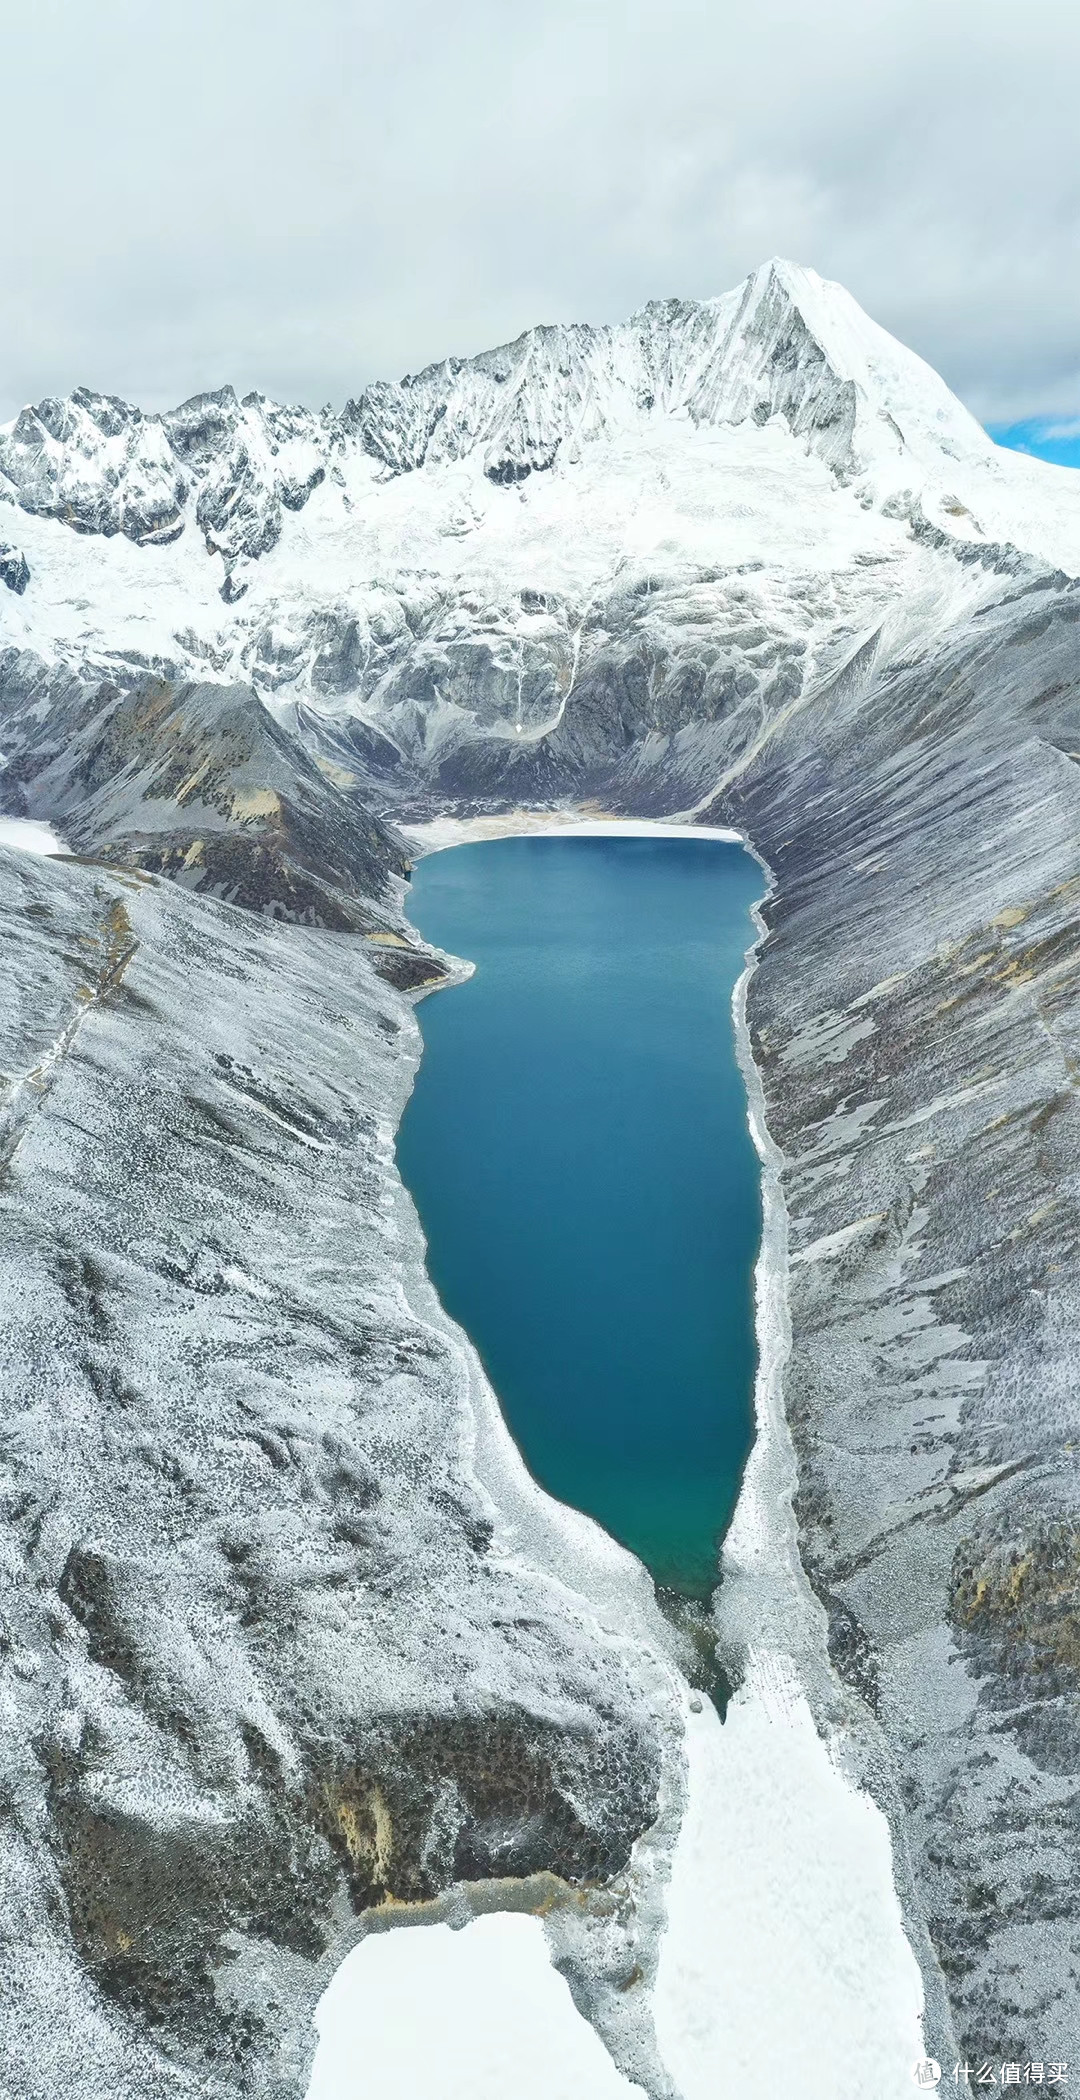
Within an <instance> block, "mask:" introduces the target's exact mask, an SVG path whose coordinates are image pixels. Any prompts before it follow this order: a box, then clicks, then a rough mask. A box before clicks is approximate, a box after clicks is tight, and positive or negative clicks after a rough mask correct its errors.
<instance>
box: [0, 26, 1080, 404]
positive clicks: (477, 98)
mask: <svg viewBox="0 0 1080 2100" xmlns="http://www.w3.org/2000/svg"><path fill="white" fill-rule="evenodd" d="M1078 58H1080V15H1077V14H1076V13H1075V12H1074V11H1070V10H1066V9H1063V8H1062V7H1061V6H1060V4H1058V0H1031V4H1029V6H1028V7H1027V8H1026V9H1025V10H1024V14H1023V19H1022V21H1021V19H1020V17H1019V15H1018V13H1017V11H1016V9H1015V7H1014V6H1013V5H1012V0H1009V4H1007V5H1006V4H1004V0H824V4H818V5H816V6H814V7H810V6H808V5H806V0H755V5H754V6H753V7H752V8H746V7H744V6H743V5H742V4H741V0H739V4H733V0H720V4H715V0H713V4H710V0H668V4H667V5H666V6H665V7H664V8H662V9H658V8H656V7H655V6H654V5H653V0H619V4H617V5H616V4H615V0H532V4H531V5H530V7H529V8H527V9H526V8H513V7H508V6H506V5H505V0H459V4H458V5H457V6H456V7H455V8H446V7H444V6H443V5H442V4H441V0H439V4H437V0H303V4H301V0H184V4H183V5H181V4H180V0H165V4H164V5H162V6H161V7H159V8H155V9H153V10H150V9H147V8H146V7H145V5H144V4H141V0H96V4H95V6H94V7H93V8H86V7H84V6H82V5H80V4H78V0H38V5H37V6H36V7H35V8H32V9H31V8H24V9H23V10H21V12H20V13H19V14H18V15H17V16H15V17H13V19H12V21H11V22H10V23H9V25H8V27H7V32H6V37H5V90H6V92H5V97H4V102H5V110H4V126H3V131H2V137H0V175H2V179H3V194H4V196H5V198H6V200H7V210H6V214H5V228H4V251H5V252H4V265H3V268H4V278H5V290H6V292H7V300H6V309H7V314H8V328H7V331H6V334H5V337H4V341H3V355H2V358H0V403H2V406H3V408H4V410H5V412H10V411H11V410H12V409H13V408H14V407H15V406H17V405H18V403H19V402H20V401H22V400H24V399H27V398H35V397H37V396H38V395H40V394H41V393H43V392H46V391H65V390H67V389H68V388H69V387H70V386H72V385H74V384H77V383H79V382H80V381H82V382H84V383H87V384H90V385H95V386H100V387H103V388H106V389H109V390H112V391H117V392H121V393H125V394H128V395H129V396H131V397H132V398H134V399H137V400H141V401H143V402H145V403H146V404H147V405H148V406H162V405H165V404H167V403H170V402H172V401H175V400H177V399H178V398H180V397H181V396H182V395H183V394H185V393H189V392H191V391H192V390H193V389H195V388H196V387H200V386H206V385H218V384H221V383H222V382H223V381H224V380H225V379H227V378H231V379H233V380H234V381H235V382H236V383H237V384H239V385H241V386H244V387H247V386H252V385H258V386H262V387H264V388H266V390H267V391H270V392H277V393H281V394H285V395H291V396H295V397H298V398H301V399H306V400H310V401H313V402H316V403H318V402H321V401H322V400H324V399H333V400H335V401H341V400H342V399H344V397H345V396H346V395H347V394H349V393H351V392H356V391H358V390H359V388H360V387H361V386H362V385H363V384H364V383H365V381H366V380H368V379H370V378H372V377H375V376H377V375H379V374H385V375H396V374H397V373H399V372H401V371H403V370H405V369H416V367H417V366H419V365H420V364H422V363H424V362H425V361H426V360H427V359H429V358H433V357H438V356H441V355H443V354H445V353H446V352H449V351H455V350H456V351H466V352H467V351H471V350H475V349H479V348H482V347H484V346H485V345H487V344H488V343H491V342H494V341H498V340H500V339H503V338H505V337H506V336H508V335H512V334H515V333H516V332H517V331H518V330H519V329H521V328H523V327H526V326H528V325H529V324H530V323H531V322H533V321H536V320H550V319H555V318H566V319H577V318H581V319H595V320H606V319H616V318H618V317H620V316H621V315H622V314H624V313H626V312H629V311H630V310H632V308H633V307H635V306H637V305H639V304H640V303H642V302H643V301H644V300H645V299H647V298H650V297H653V296H658V295H666V294H669V293H673V292H680V293H685V294H687V295H689V296H693V297H706V296H708V295H709V294H710V293H713V292H716V291H721V290H725V289H726V288H727V287H728V286H729V285H731V284H732V283H734V282H736V281H737V280H738V278H739V277H741V276H742V275H744V274H745V273H746V272H747V271H748V270H750V269H752V268H753V267H754V266H755V265H756V264H757V263H758V262H759V261H761V260H762V259H763V257H764V256H766V255H768V254H772V253H781V254H789V255H792V256H794V257H795V258H796V259H797V260H800V261H805V262H810V263H813V264H814V265H815V267H817V268H818V269H820V270H822V271H824V272H825V274H826V275H829V276H833V277H838V278H840V279H841V280H842V281H843V282H845V283H846V284H847V285H848V286H849V288H850V289H851V290H852V291H853V292H854V293H855V295H856V297H857V298H859V299H861V300H862V302H863V304H864V305H865V306H867V307H868V309H869V310H870V311H871V312H872V313H874V314H875V316H876V317H877V318H878V319H880V320H881V321H883V322H884V323H885V325H886V326H888V327H890V328H892V329H893V330H894V331H895V332H896V333H897V334H899V335H901V336H903V337H904V338H905V339H906V340H907V341H909V342H911V343H912V344H913V345H914V346H915V347H916V348H917V349H919V350H921V351H922V353H923V354H924V355H925V356H928V357H929V358H930V359H931V361H932V362H934V363H935V364H937V365H938V366H939V368H940V369H942V370H943V371H944V372H945V375H946V377H947V378H948V379H949V380H950V382H951V384H953V385H954V386H955V387H956V388H957V390H958V391H959V392H961V393H962V394H963V395H964V397H965V398H966V399H967V400H968V401H969V402H970V404H971V406H972V407H973V408H974V409H975V410H976V413H978V414H981V415H984V416H987V417H991V416H992V417H995V418H997V419H998V420H1007V419H1013V418H1019V417H1021V416H1024V415H1030V414H1035V413H1039V412H1044V413H1048V414H1052V415H1060V416H1070V415H1071V414H1072V413H1073V412H1074V410H1076V409H1077V407H1078V406H1080V351H1078V348H1077V346H1078V344H1080V270H1078V269H1077V267H1076V265H1077V260H1078V253H1077V251H1078V248H1080V210H1078V203H1080V163H1078V162H1077V159H1076V154H1075V146H1074V138H1075V119H1074V114H1073V108H1072V103H1073V99H1074V91H1075V83H1076V77H1077V60H1078Z"/></svg>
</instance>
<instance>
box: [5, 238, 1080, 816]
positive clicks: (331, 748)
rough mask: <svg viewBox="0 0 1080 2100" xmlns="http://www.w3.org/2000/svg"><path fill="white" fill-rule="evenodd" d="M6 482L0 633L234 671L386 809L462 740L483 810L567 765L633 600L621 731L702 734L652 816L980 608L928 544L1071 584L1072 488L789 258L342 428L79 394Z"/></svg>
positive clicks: (980, 590)
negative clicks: (787, 722) (12, 582)
mask: <svg viewBox="0 0 1080 2100" xmlns="http://www.w3.org/2000/svg"><path fill="white" fill-rule="evenodd" d="M0 498H2V499H5V501H6V504H7V505H8V506H10V507H9V508H8V509H7V510H6V513H3V514H0V522H5V518H6V520H10V530H9V531H8V532H7V534H6V536H7V537H10V538H11V539H12V540H14V538H15V536H16V533H17V536H18V541H19V547H18V549H15V550H14V551H13V560H17V559H18V558H19V555H20V552H21V556H22V558H23V559H24V561H25V567H26V569H27V570H28V572H29V577H28V581H27V582H26V585H25V588H24V589H23V590H22V592H21V594H16V593H15V591H14V590H12V591H11V592H10V593H9V592H0V645H2V644H3V643H7V644H8V645H10V646H11V647H12V648H14V649H17V650H19V651H20V652H30V653H31V654H33V655H34V656H35V657H37V658H38V659H40V661H41V662H42V663H43V664H45V665H48V664H52V665H54V666H66V667H70V668H76V669H78V670H79V671H80V673H89V674H91V675H95V676H97V675H103V676H106V677H109V678H112V679H115V680H118V681H120V682H126V683H130V682H131V681H132V680H137V679H138V677H139V676H140V674H141V673H144V672H146V671H152V672H153V673H154V674H155V675H157V676H160V677H165V678H167V679H170V680H173V681H177V680H184V681H193V682H205V681H207V680H209V681H211V682H213V681H221V682H222V683H225V684H235V683H236V682H237V681H245V682H248V683H250V684H251V685H252V686H253V687H254V689H255V691H256V692H257V693H258V694H259V695H260V696H261V697H262V698H263V699H264V700H265V701H266V702H267V703H268V704H269V705H270V706H271V708H272V709H273V711H274V712H275V713H277V714H278V715H279V716H280V718H281V719H282V720H283V721H284V722H286V723H287V724H289V725H297V724H299V725H300V726H301V728H302V730H303V734H304V736H305V738H306V740H307V741H308V742H309V744H310V745H311V747H312V748H313V749H314V750H315V751H316V752H317V754H318V755H319V756H320V757H321V758H322V760H323V762H324V764H326V765H329V766H331V767H337V768H338V769H339V772H338V774H331V775H330V776H329V777H331V778H334V779H336V780H337V784H338V785H339V786H342V787H345V788H348V787H350V786H353V787H357V788H359V789H361V790H362V791H365V792H372V793H374V794H375V795H376V796H377V798H378V799H379V801H380V802H381V803H382V804H383V805H384V806H389V805H391V804H396V803H403V802H404V803H408V802H409V801H410V800H412V799H415V796H416V794H417V793H418V792H422V791H424V790H425V788H426V786H427V785H429V784H434V785H436V786H438V784H439V782H440V781H443V782H444V783H445V782H447V781H450V782H452V783H453V784H454V785H455V786H456V787H458V788H460V783H461V777H462V764H461V761H460V754H461V753H462V752H463V751H465V750H466V749H469V748H471V747H472V746H473V745H480V746H482V747H483V753H482V764H481V769H480V770H481V773H482V775H483V780H484V783H485V785H486V787H487V789H488V790H489V791H491V792H495V791H497V790H498V788H499V784H500V781H501V782H502V783H503V785H504V787H505V790H506V792H509V793H519V792H522V791H525V790H526V789H527V790H528V791H529V792H532V793H533V794H535V793H537V792H540V791H541V790H542V789H543V788H544V786H545V785H547V786H550V785H551V783H552V781H553V780H554V779H555V777H556V775H558V774H559V773H560V764H559V763H558V762H557V751H556V747H555V745H554V744H553V742H552V740H553V739H561V742H562V744H563V746H572V747H573V749H574V750H575V751H576V752H577V753H578V758H577V759H576V760H575V764H576V765H577V770H578V772H579V773H581V772H582V767H584V772H583V773H582V778H583V779H585V776H586V775H588V773H589V765H588V762H587V761H588V745H589V728H588V720H587V714H588V710H587V709H585V710H584V711H583V697H584V688H585V681H586V677H587V674H588V672H589V668H590V665H591V664H593V663H594V662H595V661H596V659H597V655H598V652H599V654H600V655H601V656H605V655H609V654H610V649H609V640H610V634H611V632H612V622H614V624H615V626H616V627H619V626H620V624H621V623H622V620H623V614H624V611H625V608H626V607H627V606H628V605H631V604H634V603H636V600H635V596H634V594H635V593H640V594H644V598H645V600H646V602H647V606H648V620H647V623H646V625H647V629H648V632H647V634H646V636H645V640H646V641H647V643H648V650H647V652H646V653H647V654H648V652H649V651H652V657H651V660H650V668H648V669H647V671H646V672H645V673H644V686H645V687H646V688H647V690H646V691H645V692H644V698H642V697H641V696H640V695H639V696H638V697H636V698H635V699H634V701H633V703H632V705H631V707H630V710H629V714H628V715H627V716H626V720H625V723H624V729H625V734H626V736H628V737H629V739H630V741H631V742H635V741H636V740H638V739H639V738H640V737H641V736H655V735H657V734H660V735H665V736H666V735H671V734H676V733H680V734H682V735H683V741H684V744H685V742H686V733H687V732H690V731H696V730H697V729H698V728H700V727H701V726H702V725H704V728H705V730H706V734H705V735H704V737H703V738H699V739H698V745H699V750H698V758H697V761H696V762H695V761H694V759H693V757H692V754H690V753H689V752H687V751H685V750H684V751H683V753H682V757H681V760H680V765H679V768H678V769H677V770H678V773H679V785H678V794H677V795H676V797H675V803H677V802H678V800H679V798H680V797H683V799H686V798H687V797H688V798H689V799H690V800H693V799H694V797H695V796H696V795H697V794H698V793H703V792H704V791H705V789H706V788H707V786H708V776H709V770H710V767H711V766H712V765H713V762H714V759H715V755H716V746H717V736H716V735H715V734H714V730H715V729H716V725H717V724H718V723H722V722H725V721H727V720H728V717H729V716H730V714H731V710H732V708H733V707H734V708H736V710H738V709H740V708H741V709H742V712H743V713H744V714H745V713H746V712H747V710H749V711H750V712H752V711H753V710H754V709H757V710H758V711H760V710H761V709H762V708H765V709H769V708H771V707H773V706H776V705H787V704H789V703H790V702H791V701H792V700H793V699H794V698H796V697H797V696H798V695H799V694H803V695H805V694H806V693H808V692H812V691H813V690H814V689H815V685H816V684H817V683H818V682H820V680H821V679H822V678H827V677H829V676H831V675H832V673H833V672H834V671H835V670H836V668H837V667H838V666H839V665H840V664H842V663H843V662H844V661H845V660H846V659H847V657H848V656H850V655H851V654H852V653H853V652H855V651H857V650H858V649H859V648H860V647H861V646H862V645H863V643H864V642H865V641H866V640H867V639H868V637H869V636H870V635H872V634H876V635H877V636H878V638H879V639H878V649H879V653H880V651H881V649H883V648H891V647H900V648H904V647H906V646H907V641H906V640H905V637H906V636H907V637H910V636H911V635H912V634H913V633H915V632H917V633H918V634H919V635H920V636H921V637H922V642H923V644H924V645H925V643H926V640H927V638H928V636H930V635H931V634H932V633H933V632H935V631H941V630H942V629H943V628H944V627H945V626H946V625H947V624H948V622H949V620H950V619H951V618H952V617H954V615H955V613H956V611H957V610H958V608H959V606H960V605H961V604H967V603H969V602H970V601H972V600H973V599H977V598H979V597H980V596H982V595H987V594H990V595H992V592H993V588H994V585H993V580H992V564H993V559H994V557H991V562H990V568H989V569H988V568H987V567H986V565H985V564H979V563H974V564H973V563H970V562H968V561H967V560H966V559H965V560H961V561H960V562H955V561H951V560H950V559H949V558H948V547H947V544H945V543H944V542H945V541H954V542H955V543H956V546H957V549H958V552H960V553H961V554H963V553H964V551H965V550H969V549H971V548H974V547H977V548H983V549H986V548H992V547H995V546H999V545H1002V544H1012V545H1013V546H1015V547H1017V548H1019V549H1020V550H1022V551H1023V552H1025V553H1027V554H1029V555H1031V556H1032V557H1033V558H1034V559H1036V560H1038V561H1044V562H1045V561H1050V562H1052V563H1053V564H1055V565H1056V566H1058V567H1061V568H1062V569H1064V570H1065V571H1066V572H1068V573H1076V572H1077V571H1080V491H1078V486H1077V484H1076V481H1075V477H1070V475H1069V473H1068V471H1067V470H1065V469H1054V468H1049V467H1047V468H1044V467H1042V466H1041V465H1040V464H1039V463H1037V462H1033V461H1030V460H1027V459H1022V458H1020V457H1019V456H1018V455H1013V454H1005V453H1003V452H1000V451H999V450H998V449H997V448H996V447H995V446H993V445H992V444H991V442H990V440H989V439H988V438H987V437H986V435H985V433H984V432H983V431H982V430H981V429H980V428H979V426H978V425H977V424H976V423H975V422H974V421H973V419H972V418H971V417H970V416H969V415H968V413H967V411H966V410H965V409H963V408H962V406H961V405H960V404H959V403H958V402H957V401H956V400H955V399H954V398H953V397H952V396H951V395H950V394H949V392H948V390H947V388H946V387H945V386H944V384H943V382H942V381H941V380H940V379H939V378H938V377H937V376H936V374H934V373H933V372H931V371H930V369H929V367H927V366H926V365H925V364H923V363H922V361H921V360H920V359H919V358H917V357H915V356H914V355H913V354H912V353H911V352H910V351H907V350H905V349H904V348H903V347H902V346H901V345H900V344H898V343H895V342H894V341H893V340H892V339H891V338H890V337H889V336H888V335H887V334H886V333H885V332H884V331H883V330H882V329H880V328H878V327H877V326H876V325H875V324H874V323H873V322H872V321H870V320H869V319H868V318H867V316H866V315H865V314H863V313H862V312H861V311H860V309H859V308H858V307H857V306H856V304H855V302H854V301H853V300H852V299H851V298H850V297H849V295H848V294H847V293H846V292H844V291H843V290H842V289H841V288H840V287H839V286H836V285H830V284H826V283H824V282H823V281H822V280H821V279H820V278H819V277H817V276H816V275H815V273H814V272H812V271H809V270H802V269H798V268H797V267H796V266H794V265H792V264H790V263H782V262H773V263H769V264H766V265H764V266H763V267H762V269H760V270H759V271H757V272H756V273H755V274H754V276H752V277H751V278H749V279H747V280H746V282H745V284H743V285H742V286H740V287H738V288H737V289H736V290H735V291H733V292H730V293H728V294H726V295H725V296H724V297H723V298H720V299H716V300H711V301H707V302H705V303H703V304H693V303H690V302H680V301H667V302H657V303H654V304H652V305H650V306H648V307H646V308H645V309H643V311H642V312H641V313H640V314H638V315H636V316H635V317H633V319H631V320H630V321H628V322H626V323H623V324H621V325H620V326H618V327H615V328H590V327H586V326H578V327H571V328H540V329H533V330H530V331H529V332H528V333H527V334H526V335H524V336H522V337H521V338H520V339H519V340H518V342H516V343H514V344H511V345H509V346H507V347H506V348H504V349H501V350H496V351H491V352H487V353H485V354H483V355H482V356H480V357H476V358H472V359H467V360H461V359H451V360H448V361H447V362H445V363H443V364H441V365H437V366H433V367H431V368H429V370H427V371H426V372H423V373H421V374H419V375H418V376H417V377H415V378H410V379H407V380H404V381H402V382H400V383H399V384H398V385H388V384H379V385H376V386H373V387H369V388H368V390H367V391H366V393H365V394H364V395H362V396H361V397H360V399H359V400H358V401H357V402H355V403H350V404H349V405H348V407H347V408H346V409H345V410H344V412H343V413H342V414H341V415H340V416H334V415H333V414H332V413H330V412H329V411H325V412H324V413H323V414H322V415H321V416H317V415H313V414H311V413H310V412H309V411H307V410H302V409H289V408H282V407H280V406H278V405H276V404H274V403H271V402H269V401H267V400H265V399H264V398H263V397H261V396H256V395H249V396H248V397H247V398H246V399H245V400H244V401H243V402H241V401H238V400H237V398H236V396H235V394H234V393H233V391H232V390H231V389H230V388H227V387H226V388H223V389H221V390H220V392H218V393H216V394H207V395H202V396H199V397H197V398H196V399H194V400H193V401H190V402H187V403H185V404H184V405H183V406H182V407H181V408H179V409H176V410H173V411H171V412H169V413H167V414H165V415H161V416H147V415H143V414H142V413H141V412H140V411H139V410H137V409H133V408H130V407H128V406H127V405H126V404H124V403H121V402H116V401H113V400H111V399H108V398H106V397H103V396H100V395H92V394H90V393H88V392H86V391H85V390H80V391H79V392H77V393H76V394H74V395H72V396H71V397H70V399H69V400H68V401H66V402H55V401H46V402H42V403H40V404H39V406H38V407H37V408H36V409H27V410H24V411H23V413H22V415H21V416H20V417H19V418H18V419H17V420H16V422H15V423H14V424H13V425H11V426H10V427H9V429H8V430H7V431H5V432H3V433H0ZM925 524H929V525H930V526H931V527H932V528H933V530H932V531H930V532H929V533H928V532H927V531H925V529H924V525H925ZM943 536H944V540H943ZM12 573H13V574H15V575H16V576H17V578H18V580H20V581H21V580H22V574H23V572H22V570H21V569H17V570H13V572H12ZM641 624H642V623H641V621H640V620H639V621H638V622H637V625H638V627H641ZM703 627H708V628H709V629H710V631H711V636H712V640H711V642H710V645H709V650H708V652H707V653H708V655H709V658H710V660H709V662H708V663H707V664H706V665H705V668H704V673H703V674H702V675H699V674H701V673H702V667H701V664H700V661H699V658H700V652H699V651H692V652H691V653H692V654H693V655H694V657H695V666H696V667H695V668H694V669H693V671H692V673H691V674H689V675H688V676H687V677H683V676H682V674H681V672H680V671H679V670H678V660H681V659H682V657H683V656H684V655H685V653H686V651H685V644H686V643H687V639H688V635H689V631H690V630H691V629H693V628H697V629H699V630H700V629H702V628H703ZM713 645H715V646H713ZM638 683H639V684H640V683H641V680H639V681H638ZM661 686H663V688H664V695H663V698H662V700H661V699H660V698H659V690H660V687H661ZM583 712H584V716H585V717H586V719H583ZM624 712H625V711H624ZM350 723H355V725H356V726H355V727H351V726H350ZM728 726H730V723H729V725H728ZM726 736H727V729H726V728H724V729H722V730H721V736H720V740H721V741H723V739H724V738H725V737H726ZM604 750H605V753H607V752H608V746H607V745H606V744H605V746H604ZM668 756H670V754H668ZM668 771H669V785H671V786H672V787H674V786H675V785H676V782H675V780H674V778H673V776H672V774H671V769H670V767H669V769H668ZM593 773H594V774H595V767H593ZM597 784H598V783H597V781H596V780H595V779H594V778H590V779H588V780H586V785H588V786H589V787H590V788H594V787H596V785H597ZM684 789H685V796H684ZM675 803H673V802H672V800H671V797H670V796H669V798H668V806H669V807H672V806H675Z"/></svg>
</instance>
